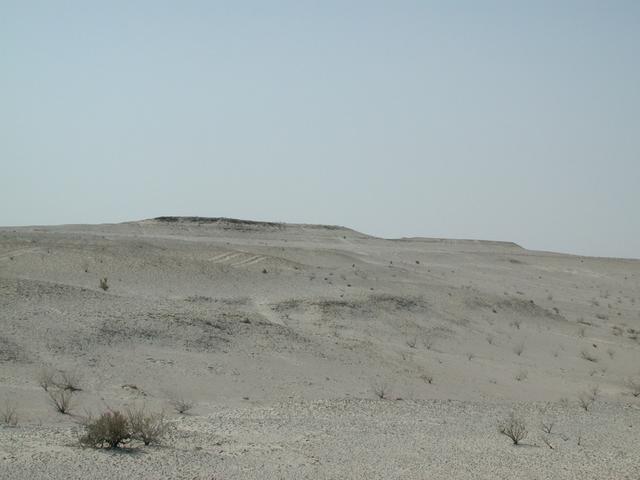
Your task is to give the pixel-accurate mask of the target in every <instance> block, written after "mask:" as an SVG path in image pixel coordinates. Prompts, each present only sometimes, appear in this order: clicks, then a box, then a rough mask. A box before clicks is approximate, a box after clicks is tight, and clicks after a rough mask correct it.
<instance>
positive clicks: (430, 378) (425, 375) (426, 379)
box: [420, 373, 433, 384]
mask: <svg viewBox="0 0 640 480" xmlns="http://www.w3.org/2000/svg"><path fill="white" fill-rule="evenodd" d="M420 378H421V379H422V380H423V381H424V383H428V384H432V383H433V375H431V374H430V373H423V374H422V375H420Z"/></svg>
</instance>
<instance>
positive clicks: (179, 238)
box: [0, 219, 640, 479]
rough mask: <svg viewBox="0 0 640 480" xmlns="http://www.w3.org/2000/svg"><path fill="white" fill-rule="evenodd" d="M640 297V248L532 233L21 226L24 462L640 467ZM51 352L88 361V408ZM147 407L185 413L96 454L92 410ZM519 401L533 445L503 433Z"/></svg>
mask: <svg viewBox="0 0 640 480" xmlns="http://www.w3.org/2000/svg"><path fill="white" fill-rule="evenodd" d="M169 220H173V219H169ZM104 277H106V278H107V279H108V281H107V283H108V286H109V288H108V290H107V291H103V290H102V289H100V287H99V283H100V279H101V278H104ZM639 307H640V261H637V260H623V259H602V258H587V257H577V256H569V255H559V254H553V253H545V252H532V251H527V250H525V249H523V248H520V247H519V246H517V245H514V244H510V243H500V242H478V241H454V240H436V239H403V240H383V239H378V238H374V237H370V236H367V235H364V234H361V233H358V232H355V231H352V230H349V229H345V228H339V227H325V226H313V225H281V224H260V223H244V222H232V221H208V220H206V219H180V220H179V221H166V220H165V221H159V220H147V221H142V222H131V223H124V224H117V225H93V226H88V225H70V226H59V227H23V228H8V227H6V228H2V229H0V328H1V330H0V410H2V408H1V407H2V406H3V405H5V404H11V403H13V404H15V405H16V407H17V412H18V415H19V423H18V426H17V427H6V426H5V427H0V478H15V479H22V478H24V479H27V478H28V479H37V478H65V479H67V478H69V479H70V478H109V479H114V478H127V479H129V478H149V479H156V478H158V479H160V478H185V479H187V478H188V479H193V478H202V479H231V478H238V479H241V478H256V479H257V478H291V479H294V478H320V479H323V478H336V479H338V478H367V479H368V478H385V479H387V478H416V479H423V478H429V479H439V478H443V479H444V478H447V479H451V478H469V479H471V478H487V479H489V478H531V479H542V478H549V479H551V478H580V479H584V478H593V479H608V478H610V479H618V478H620V479H626V478H628V479H636V478H640V451H639V450H638V445H640V397H634V396H633V395H632V394H631V392H630V390H629V388H628V387H627V386H626V381H627V380H628V379H629V378H640V342H639V340H638V337H639V335H640V308H639ZM45 368H50V369H56V370H65V371H67V372H73V373H74V374H76V376H77V377H78V382H79V386H80V388H82V390H81V391H79V392H77V393H76V394H75V395H74V404H75V408H74V409H73V410H72V414H73V415H61V414H59V413H56V412H55V410H54V409H53V408H52V406H51V405H50V403H49V402H48V401H47V395H46V393H45V392H44V391H43V390H42V389H41V388H40V386H39V385H38V380H37V379H38V375H39V373H40V372H41V371H42V370H43V369H45ZM429 378H431V383H428V379H429ZM593 387H597V389H598V394H597V396H596V400H595V402H594V404H593V406H592V407H591V408H590V410H589V411H585V410H583V409H582V408H581V407H580V406H579V403H578V398H579V396H580V395H581V394H583V393H584V392H587V391H589V390H590V389H592V388H593ZM381 388H382V389H383V390H384V391H385V397H386V398H385V399H380V398H378V397H377V396H376V391H379V390H380V389H381ZM176 396H183V397H185V398H187V399H189V400H192V401H193V402H195V407H194V408H193V410H192V411H191V412H190V414H189V415H178V414H176V413H173V412H170V410H169V409H170V406H169V400H170V399H171V398H173V397H176ZM134 405H138V406H139V405H145V406H146V407H147V408H148V409H149V410H160V409H166V410H167V412H168V413H169V417H170V421H171V423H172V429H171V433H170V434H169V435H168V437H167V438H166V439H165V440H164V441H163V444H162V445H161V446H149V447H144V446H142V445H137V444H135V443H133V444H131V445H130V447H129V448H125V449H121V450H117V451H97V450H91V449H83V448H81V447H79V446H78V444H77V437H78V432H79V431H80V430H81V429H80V427H79V425H78V420H79V417H80V416H82V415H85V412H87V411H90V412H93V413H94V414H97V413H99V412H102V411H104V410H106V409H108V408H113V409H124V408H127V407H130V406H134ZM512 411H515V412H517V413H518V414H519V415H520V416H521V417H522V418H524V419H525V421H526V422H527V425H528V428H529V431H530V433H529V435H528V437H527V438H526V439H525V440H524V442H523V445H519V446H513V445H511V444H510V440H509V439H508V438H507V437H505V436H503V435H500V434H499V433H498V431H497V424H498V422H499V421H500V420H501V419H503V418H505V417H506V416H507V415H508V414H509V413H510V412H512ZM542 421H545V422H548V421H555V426H554V429H553V431H552V433H551V434H547V433H544V432H543V430H542V429H541V427H540V423H541V422H542ZM551 447H552V448H551Z"/></svg>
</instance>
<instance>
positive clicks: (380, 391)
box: [372, 383, 389, 400]
mask: <svg viewBox="0 0 640 480" xmlns="http://www.w3.org/2000/svg"><path fill="white" fill-rule="evenodd" d="M372 390H373V394H374V395H375V396H376V397H378V398H379V399H380V400H384V399H386V398H387V397H388V395H389V387H388V386H387V384H386V383H375V384H374V385H373V386H372Z"/></svg>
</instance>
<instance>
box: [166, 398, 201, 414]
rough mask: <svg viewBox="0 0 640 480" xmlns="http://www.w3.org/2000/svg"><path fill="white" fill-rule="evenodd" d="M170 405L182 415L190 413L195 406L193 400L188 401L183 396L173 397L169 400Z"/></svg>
mask: <svg viewBox="0 0 640 480" xmlns="http://www.w3.org/2000/svg"><path fill="white" fill-rule="evenodd" d="M169 404H170V405H171V406H172V407H173V409H174V410H175V411H176V412H178V413H180V414H185V413H188V412H189V411H190V410H191V409H192V408H193V407H194V405H195V403H194V402H193V401H192V400H188V399H186V398H185V397H183V396H182V395H173V396H172V397H171V398H169Z"/></svg>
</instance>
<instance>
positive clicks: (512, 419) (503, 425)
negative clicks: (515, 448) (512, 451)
mask: <svg viewBox="0 0 640 480" xmlns="http://www.w3.org/2000/svg"><path fill="white" fill-rule="evenodd" d="M498 432H500V433H501V434H502V435H505V436H507V437H509V438H510V439H511V441H512V442H513V444H514V445H518V444H519V443H520V442H521V441H522V440H524V439H525V438H526V436H527V433H528V432H527V425H526V423H525V421H524V420H523V419H522V418H520V417H518V416H517V415H516V414H515V413H513V412H512V413H511V414H510V415H509V416H508V417H507V418H506V419H505V420H503V421H502V422H500V423H499V424H498Z"/></svg>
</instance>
